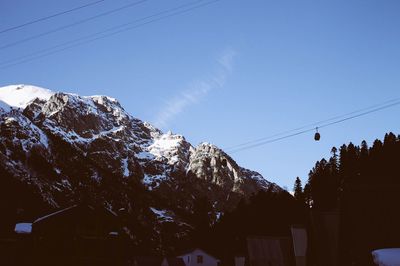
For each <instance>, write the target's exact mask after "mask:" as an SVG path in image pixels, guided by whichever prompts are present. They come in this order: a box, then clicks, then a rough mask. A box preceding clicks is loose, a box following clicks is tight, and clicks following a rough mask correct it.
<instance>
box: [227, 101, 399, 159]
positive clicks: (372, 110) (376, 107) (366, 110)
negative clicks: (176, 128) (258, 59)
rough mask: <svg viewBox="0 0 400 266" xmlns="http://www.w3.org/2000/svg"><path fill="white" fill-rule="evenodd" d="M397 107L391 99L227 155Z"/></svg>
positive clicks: (248, 144) (249, 144)
mask: <svg viewBox="0 0 400 266" xmlns="http://www.w3.org/2000/svg"><path fill="white" fill-rule="evenodd" d="M397 105H400V98H396V99H392V100H389V101H386V102H385V103H381V104H376V105H373V106H370V107H367V108H363V109H360V110H358V111H354V112H351V113H347V114H344V115H340V116H337V117H335V118H330V119H326V120H323V121H320V122H316V123H312V124H309V125H307V126H303V127H300V128H297V129H293V130H288V131H285V132H282V133H278V134H275V135H272V136H270V137H266V138H261V139H258V140H255V141H249V142H246V143H242V144H239V145H236V146H232V147H231V148H228V149H226V150H227V152H229V153H237V152H240V151H244V150H248V149H252V148H256V147H259V146H262V145H266V144H269V143H274V142H277V141H281V140H284V139H287V138H291V137H295V136H298V135H301V134H305V133H308V132H313V131H315V127H312V128H310V126H318V128H319V129H321V128H325V127H329V126H332V125H335V124H339V123H343V122H345V121H348V120H351V119H355V118H358V117H361V116H365V115H368V114H371V113H375V112H378V111H381V110H384V109H388V108H390V107H394V106H397ZM350 114H352V115H350ZM349 115H350V116H349ZM332 120H334V121H332ZM329 121H331V122H329ZM290 132H294V133H291V134H288V133H290ZM280 135H283V136H281V137H276V136H280ZM274 136H275V138H274Z"/></svg>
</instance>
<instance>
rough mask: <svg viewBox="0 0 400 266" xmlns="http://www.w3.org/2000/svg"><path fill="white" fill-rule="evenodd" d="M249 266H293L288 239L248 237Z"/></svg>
mask: <svg viewBox="0 0 400 266" xmlns="http://www.w3.org/2000/svg"><path fill="white" fill-rule="evenodd" d="M247 249H248V254H249V265H250V266H293V265H294V258H293V249H292V243H291V239H290V238H289V237H265V236H257V237H248V238H247Z"/></svg>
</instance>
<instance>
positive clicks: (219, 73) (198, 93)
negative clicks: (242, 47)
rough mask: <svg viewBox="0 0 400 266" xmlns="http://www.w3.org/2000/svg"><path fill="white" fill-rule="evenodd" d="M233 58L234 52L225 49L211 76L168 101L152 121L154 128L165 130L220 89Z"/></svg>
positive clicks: (231, 67)
mask: <svg viewBox="0 0 400 266" xmlns="http://www.w3.org/2000/svg"><path fill="white" fill-rule="evenodd" d="M235 56H236V52H235V50H233V49H231V48H229V49H226V50H225V51H224V52H223V53H222V54H221V55H220V56H219V58H217V63H218V67H217V68H216V70H215V71H214V73H212V75H210V76H209V77H208V78H206V79H203V80H197V81H194V82H192V83H191V84H190V85H189V87H188V88H187V89H185V90H183V91H181V92H180V93H178V95H175V96H174V97H172V98H170V99H168V100H167V101H166V104H165V106H164V107H163V108H162V109H161V111H160V112H158V114H157V116H156V118H155V119H154V124H155V126H156V127H159V128H164V129H165V128H166V127H168V124H169V123H170V122H171V121H172V120H173V119H174V118H175V117H176V116H177V115H179V114H180V113H182V112H183V111H184V110H186V109H187V108H189V107H190V106H192V105H194V104H197V103H198V102H199V101H200V100H201V99H203V98H204V97H206V96H207V94H208V93H209V92H210V91H212V90H214V89H218V88H222V87H223V86H224V85H225V83H226V80H227V78H228V76H229V74H231V72H232V70H233V63H234V62H233V61H234V58H235Z"/></svg>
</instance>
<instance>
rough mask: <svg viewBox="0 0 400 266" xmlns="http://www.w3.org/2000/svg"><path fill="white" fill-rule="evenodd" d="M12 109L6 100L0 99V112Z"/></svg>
mask: <svg viewBox="0 0 400 266" xmlns="http://www.w3.org/2000/svg"><path fill="white" fill-rule="evenodd" d="M9 111H10V106H9V105H8V104H6V103H5V102H3V101H1V100H0V113H5V112H9Z"/></svg>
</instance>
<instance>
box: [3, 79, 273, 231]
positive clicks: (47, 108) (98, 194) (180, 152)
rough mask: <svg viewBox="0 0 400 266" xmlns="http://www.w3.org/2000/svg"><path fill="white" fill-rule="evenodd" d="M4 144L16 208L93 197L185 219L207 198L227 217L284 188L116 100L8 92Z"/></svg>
mask: <svg viewBox="0 0 400 266" xmlns="http://www.w3.org/2000/svg"><path fill="white" fill-rule="evenodd" d="M0 140H1V142H0V178H1V179H2V180H0V187H3V188H4V189H5V187H7V186H11V189H14V190H16V194H18V192H22V191H23V192H24V193H25V194H24V197H23V198H20V197H19V196H17V195H13V194H9V193H8V194H6V195H9V197H11V198H10V199H7V200H8V201H9V202H14V203H15V206H14V207H15V208H21V207H23V208H29V206H31V207H32V204H33V203H37V202H40V203H41V204H42V205H43V206H46V208H55V207H61V206H66V205H69V204H71V203H73V202H76V201H79V200H83V199H85V200H90V201H92V202H95V203H97V204H103V205H105V206H107V207H108V208H110V209H112V210H114V211H118V210H119V209H120V208H124V209H126V210H127V212H128V213H130V214H133V213H136V215H138V214H137V213H138V212H140V213H141V215H144V216H146V215H147V216H149V215H150V216H151V215H153V217H154V219H157V217H158V216H159V213H161V212H163V213H164V212H168V213H170V214H171V213H172V214H171V217H175V218H174V219H175V221H180V220H181V218H179V217H178V216H179V215H176V216H174V215H173V213H182V212H188V213H190V212H191V208H192V207H193V204H194V201H195V200H196V199H199V198H203V197H205V198H207V200H209V201H210V203H211V204H212V206H213V207H214V208H215V211H216V212H221V211H225V210H228V209H230V208H232V207H233V206H234V205H235V204H236V203H237V202H238V200H239V199H240V198H241V197H242V196H245V197H246V196H248V195H251V193H254V192H257V191H258V190H260V189H268V188H272V189H275V190H280V188H279V187H278V186H276V185H275V184H272V183H270V182H268V181H267V180H265V179H264V178H263V177H262V176H261V175H260V174H258V173H257V172H253V171H250V170H247V169H245V168H242V167H240V166H239V165H237V163H236V162H235V161H234V160H233V159H232V158H231V157H230V156H229V155H227V154H226V153H225V152H224V151H222V150H221V149H219V148H218V147H216V146H214V145H212V144H209V143H201V144H200V145H198V146H197V147H194V146H192V145H191V144H190V143H189V142H187V141H186V140H185V138H184V137H183V136H182V135H177V134H173V133H171V132H167V133H165V134H164V133H162V132H161V131H160V130H158V129H156V128H155V127H153V126H152V125H150V124H149V123H146V122H143V121H141V120H139V119H137V118H134V117H133V116H131V115H130V114H128V113H127V112H126V111H125V110H124V108H123V107H122V106H121V105H120V103H119V102H118V101H117V100H116V99H114V98H111V97H107V96H79V95H76V94H71V93H63V92H52V91H50V90H48V89H43V88H39V87H35V86H28V85H12V86H7V87H2V88H0ZM144 202H146V203H144ZM154 210H157V211H156V212H154ZM171 219H172V218H171ZM163 221H165V219H164V220H163ZM168 221H169V220H168ZM180 224H181V225H184V224H186V222H185V221H184V219H183V220H182V221H181V222H180Z"/></svg>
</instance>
